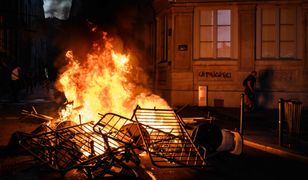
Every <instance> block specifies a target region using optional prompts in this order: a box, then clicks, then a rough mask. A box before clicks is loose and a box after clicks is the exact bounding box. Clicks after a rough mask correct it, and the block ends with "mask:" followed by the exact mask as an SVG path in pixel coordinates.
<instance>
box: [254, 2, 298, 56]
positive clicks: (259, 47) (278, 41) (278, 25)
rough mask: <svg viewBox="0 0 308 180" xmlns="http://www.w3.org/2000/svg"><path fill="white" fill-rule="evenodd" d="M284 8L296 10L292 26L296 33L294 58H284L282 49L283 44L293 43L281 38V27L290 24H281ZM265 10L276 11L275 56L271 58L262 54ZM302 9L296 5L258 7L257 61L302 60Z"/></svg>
mask: <svg viewBox="0 0 308 180" xmlns="http://www.w3.org/2000/svg"><path fill="white" fill-rule="evenodd" d="M283 8H293V9H294V10H295V19H294V24H292V25H293V26H294V30H293V31H294V33H295V35H294V36H295V37H294V48H293V54H294V55H293V56H292V57H287V56H283V55H282V53H281V52H282V47H281V43H282V42H291V41H286V40H282V38H281V29H282V28H281V27H282V26H283V25H288V24H283V23H282V22H281V13H280V12H281V9H283ZM264 9H271V10H274V11H275V16H276V18H275V24H274V28H275V38H276V39H275V41H274V42H275V46H274V47H275V50H274V52H275V53H274V56H272V57H269V56H263V54H262V45H263V44H262V43H263V39H262V38H263V36H262V35H263V34H262V30H263V27H264V24H262V15H263V14H262V11H263V10H264ZM301 14H302V12H301V8H299V7H298V6H296V5H294V6H292V5H289V6H284V5H266V6H258V7H257V12H256V19H257V24H256V59H257V60H298V59H302V57H303V55H302V53H301V52H303V51H302V48H303V45H302V41H301V39H300V37H301V36H302V31H301V28H302V25H301V18H302V17H301Z"/></svg>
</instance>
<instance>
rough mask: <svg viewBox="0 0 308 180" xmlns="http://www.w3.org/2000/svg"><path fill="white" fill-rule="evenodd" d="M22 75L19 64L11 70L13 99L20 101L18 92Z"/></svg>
mask: <svg viewBox="0 0 308 180" xmlns="http://www.w3.org/2000/svg"><path fill="white" fill-rule="evenodd" d="M20 75H21V68H20V67H19V66H17V67H15V68H14V69H13V70H12V72H11V87H12V98H13V101H18V92H19V88H20Z"/></svg>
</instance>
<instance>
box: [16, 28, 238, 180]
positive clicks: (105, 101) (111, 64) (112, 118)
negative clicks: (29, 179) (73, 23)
mask: <svg viewBox="0 0 308 180" xmlns="http://www.w3.org/2000/svg"><path fill="white" fill-rule="evenodd" d="M111 42H112V41H111V39H110V38H108V37H107V34H106V33H102V40H101V41H99V42H95V43H93V50H92V52H91V53H89V54H88V56H87V58H86V59H85V60H82V61H81V60H78V59H77V58H76V57H74V55H73V52H72V51H68V52H67V53H66V58H67V65H66V66H65V67H64V68H63V71H62V73H61V75H60V76H59V78H58V81H57V83H56V87H57V89H58V90H59V91H61V92H63V93H64V94H65V98H66V99H67V102H71V103H67V104H65V105H64V106H63V107H62V108H60V109H59V117H57V118H53V117H50V116H47V115H43V114H39V113H38V112H36V110H35V109H34V108H33V109H32V110H31V111H23V112H22V113H23V114H24V115H26V116H28V117H35V118H40V119H43V120H45V122H44V123H42V124H41V125H40V126H39V127H38V128H37V129H36V130H35V131H33V132H32V133H30V134H25V135H22V136H21V137H19V138H18V139H19V145H20V146H21V147H22V148H23V149H25V150H26V151H27V152H29V153H31V154H32V155H33V156H34V157H35V158H36V159H38V160H39V161H40V162H41V163H43V164H45V165H48V166H49V167H50V168H52V169H54V170H57V171H60V172H63V173H66V172H68V171H70V170H73V169H78V170H80V171H81V172H83V173H84V174H86V175H87V177H88V178H91V179H93V178H97V177H106V176H121V175H126V176H131V177H136V176H138V175H137V173H136V172H135V171H134V170H133V169H132V168H131V167H130V166H129V163H131V162H132V164H134V165H135V166H138V165H139V164H140V163H141V162H140V154H142V153H144V152H146V154H147V155H148V156H149V157H150V159H151V162H152V164H153V165H155V166H157V167H194V168H195V167H197V168H202V167H206V166H207V162H206V159H207V158H208V157H209V155H210V154H211V152H210V151H208V149H210V147H208V146H207V141H208V140H205V139H204V138H203V137H207V132H208V131H206V129H208V127H206V128H205V127H204V126H202V127H198V128H195V130H194V131H193V132H192V133H191V132H188V130H187V126H186V124H185V123H184V122H183V120H182V119H181V118H180V117H179V115H178V114H177V113H175V112H174V110H172V108H170V107H169V105H168V103H166V101H165V100H163V99H162V98H160V97H159V96H157V95H154V94H151V93H150V91H149V90H147V89H146V88H144V86H140V84H144V83H142V82H138V81H140V79H144V78H140V77H145V76H144V75H143V74H142V73H141V70H140V69H138V68H136V67H137V66H136V65H133V64H130V61H129V55H122V54H120V53H117V51H116V50H115V49H116V48H115V47H113V45H112V43H111ZM140 73H141V74H140ZM136 84H139V86H137V85H136ZM156 107H158V108H156ZM132 112H133V113H132ZM99 113H101V114H99ZM131 113H132V114H131ZM129 116H131V117H130V118H128V117H129ZM210 128H211V127H210ZM212 129H213V128H212ZM214 130H215V128H214ZM214 132H216V131H214ZM220 132H221V134H218V136H219V137H220V138H219V139H218V140H214V141H215V143H214V144H218V146H217V147H216V146H215V147H214V148H212V149H214V151H232V152H233V151H234V152H235V150H234V149H236V148H238V149H241V148H240V147H239V146H240V144H241V143H239V142H240V141H235V139H239V138H240V136H238V133H230V132H226V131H220ZM235 135H236V137H235ZM234 147H235V148H234ZM239 152H240V151H239V150H236V153H239ZM236 153H235V154H236Z"/></svg>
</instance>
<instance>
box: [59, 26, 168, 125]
mask: <svg viewBox="0 0 308 180" xmlns="http://www.w3.org/2000/svg"><path fill="white" fill-rule="evenodd" d="M66 58H67V60H68V64H67V65H66V66H65V70H64V72H63V73H62V74H61V75H60V76H59V78H58V80H57V85H56V87H57V89H58V90H60V91H63V92H64V94H65V97H66V98H67V100H68V102H72V103H71V107H69V108H68V107H67V108H65V109H64V110H62V111H61V112H60V118H61V117H65V120H71V121H75V122H76V123H79V122H80V119H81V120H82V122H89V121H94V122H95V121H97V120H99V115H98V113H101V114H105V113H107V112H112V113H117V114H120V115H122V116H126V117H130V116H131V113H132V112H133V110H134V108H135V107H136V106H137V105H139V106H141V107H147V108H154V107H157V108H168V109H170V107H169V106H168V104H167V102H166V101H165V100H164V99H162V98H161V97H159V96H157V95H154V94H151V93H149V92H150V91H149V90H148V89H145V88H144V87H139V86H138V85H136V83H134V82H133V80H132V79H133V78H132V77H134V75H135V74H134V65H133V64H132V63H131V61H130V55H129V54H121V53H118V52H116V50H115V48H114V46H113V44H112V38H110V37H108V35H107V33H105V32H103V33H102V39H101V40H100V41H99V42H96V43H93V50H92V51H91V52H90V53H88V54H87V58H86V59H85V60H79V59H77V58H76V57H75V56H74V54H73V52H72V51H67V53H66Z"/></svg>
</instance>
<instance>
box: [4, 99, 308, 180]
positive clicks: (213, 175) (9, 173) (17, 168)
mask: <svg viewBox="0 0 308 180" xmlns="http://www.w3.org/2000/svg"><path fill="white" fill-rule="evenodd" d="M32 105H33V106H34V107H36V110H37V111H38V112H39V113H42V114H46V115H52V116H54V115H55V113H56V111H57V108H56V104H54V103H52V102H47V103H46V102H40V103H36V104H30V105H29V104H23V103H20V104H1V106H0V107H1V120H0V137H1V138H0V145H1V156H0V179H86V176H85V175H84V174H81V173H78V172H74V171H69V172H68V173H66V174H60V173H58V172H55V171H52V170H50V169H49V168H47V167H46V166H43V165H42V164H39V163H38V161H34V159H33V157H32V156H31V155H29V154H26V153H16V152H14V150H12V149H10V150H11V152H8V151H7V150H5V149H6V148H5V147H6V145H7V143H8V142H9V140H10V138H11V135H12V134H13V133H14V132H16V131H22V132H31V131H33V130H34V129H35V128H36V127H37V126H38V125H39V124H40V123H42V121H41V120H38V119H23V118H22V116H21V113H20V112H21V110H22V109H26V110H30V109H31V106H32ZM140 159H141V164H140V166H139V167H135V166H134V167H132V169H134V170H135V171H136V172H137V174H138V178H137V179H159V180H160V179H163V180H164V179H207V180H210V179H261V178H262V179H282V178H283V179H285V178H287V177H290V178H292V179H303V178H305V177H306V176H307V168H308V163H307V162H302V161H299V160H292V159H288V158H285V157H281V156H276V155H273V154H269V153H266V152H263V151H260V150H256V149H253V148H251V147H248V146H245V147H244V152H243V154H242V155H240V156H237V155H231V154H229V153H220V154H217V155H216V156H213V157H212V158H209V159H208V160H206V162H207V165H208V167H205V168H203V169H191V168H158V167H155V166H153V165H152V163H151V161H150V159H149V157H148V156H147V155H143V156H142V157H140ZM122 178H123V179H124V178H127V177H125V176H123V177H120V179H122ZM112 179H116V178H112Z"/></svg>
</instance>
